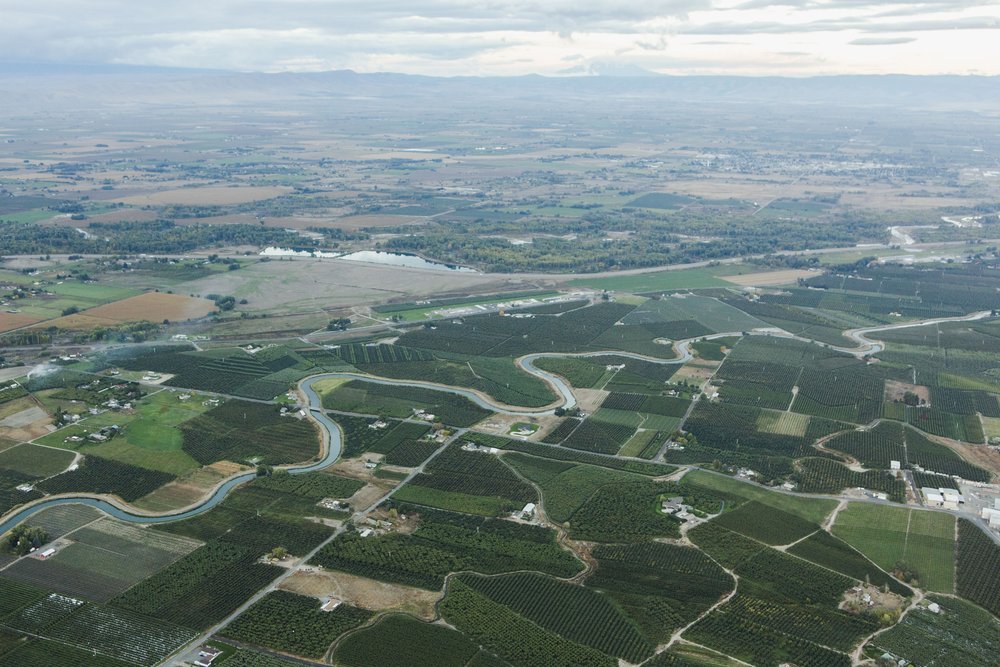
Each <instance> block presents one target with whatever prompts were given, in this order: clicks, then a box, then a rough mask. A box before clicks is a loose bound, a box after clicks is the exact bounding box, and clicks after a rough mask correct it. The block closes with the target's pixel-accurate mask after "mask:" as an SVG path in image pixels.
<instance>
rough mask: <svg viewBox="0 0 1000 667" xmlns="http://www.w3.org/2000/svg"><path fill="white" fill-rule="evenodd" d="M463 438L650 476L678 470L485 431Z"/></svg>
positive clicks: (543, 456) (512, 449) (487, 445)
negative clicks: (515, 438)
mask: <svg viewBox="0 0 1000 667" xmlns="http://www.w3.org/2000/svg"><path fill="white" fill-rule="evenodd" d="M463 438H464V439H465V440H468V441H469V442H474V443H476V444H479V445H484V446H486V447H496V448H497V449H506V450H508V451H515V452H523V453H525V454H531V455H532V456H538V457H541V458H546V459H555V460H557V461H576V462H579V463H586V464H588V465H594V466H600V467H602V468H612V469H614V470H624V471H626V472H634V473H638V474H640V475H648V476H650V477H659V476H660V475H667V474H669V473H670V472H671V471H673V470H676V468H675V467H674V466H670V465H664V464H662V463H648V462H645V461H627V460H624V459H617V458H613V457H610V456H601V455H599V454H594V453H592V452H581V451H575V450H571V449H564V448H562V447H552V446H549V445H542V444H539V443H537V442H528V441H525V440H514V439H513V438H504V437H501V436H496V435H487V434H485V433H472V432H470V433H466V434H465V435H464V436H463Z"/></svg>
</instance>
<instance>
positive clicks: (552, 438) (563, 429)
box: [542, 417, 583, 445]
mask: <svg viewBox="0 0 1000 667" xmlns="http://www.w3.org/2000/svg"><path fill="white" fill-rule="evenodd" d="M581 423H583V420H582V419H576V418H575V417H567V418H566V419H564V420H562V421H561V422H559V425H558V426H556V427H555V428H554V429H552V430H551V431H549V432H548V433H547V434H546V435H545V437H544V438H542V442H545V443H548V444H551V445H558V444H559V443H560V442H562V441H563V440H565V439H566V438H568V437H569V434H570V433H572V432H573V431H574V430H575V429H576V427H577V426H579V425H580V424H581Z"/></svg>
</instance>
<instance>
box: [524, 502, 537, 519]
mask: <svg viewBox="0 0 1000 667" xmlns="http://www.w3.org/2000/svg"><path fill="white" fill-rule="evenodd" d="M534 517H535V503H528V504H527V505H525V506H524V509H522V510H521V518H522V519H524V520H525V521H530V520H531V519H533V518H534Z"/></svg>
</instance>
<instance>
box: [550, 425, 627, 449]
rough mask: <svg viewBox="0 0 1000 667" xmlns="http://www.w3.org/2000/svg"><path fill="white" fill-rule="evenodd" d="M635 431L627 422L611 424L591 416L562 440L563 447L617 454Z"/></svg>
mask: <svg viewBox="0 0 1000 667" xmlns="http://www.w3.org/2000/svg"><path fill="white" fill-rule="evenodd" d="M634 433H635V428H634V427H633V426H629V425H628V424H612V423H610V422H605V421H598V420H597V419H596V418H594V417H591V418H589V419H585V420H583V423H582V424H580V426H579V427H577V428H576V430H574V431H573V432H572V433H571V434H570V435H569V437H568V438H566V439H565V440H563V441H562V446H563V447H569V448H571V449H579V450H582V451H586V452H596V453H599V454H617V453H618V450H619V449H621V448H622V445H624V444H625V443H626V442H628V441H629V439H630V438H631V437H632V435H633V434H634Z"/></svg>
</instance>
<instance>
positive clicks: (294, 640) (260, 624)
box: [220, 591, 371, 658]
mask: <svg viewBox="0 0 1000 667" xmlns="http://www.w3.org/2000/svg"><path fill="white" fill-rule="evenodd" d="M321 606H322V603H321V602H320V601H319V600H317V599H316V598H312V597H305V596H303V595H296V594H295V593H289V592H287V591H273V592H271V593H268V594H267V595H266V596H265V597H264V598H263V599H261V600H260V601H259V602H257V603H255V604H254V605H253V606H252V607H250V608H249V609H247V610H246V611H245V612H243V613H242V614H240V615H239V617H237V619H236V620H235V621H233V622H232V623H230V624H229V625H227V626H226V627H225V628H223V629H222V631H221V633H220V634H221V635H222V636H223V637H229V638H231V639H235V640H237V641H241V642H243V643H245V644H254V645H257V646H261V647H265V648H269V649H273V650H276V651H281V652H283V653H291V654H293V655H300V656H302V657H305V658H321V657H323V655H324V654H325V653H326V652H327V650H328V649H329V648H330V645H331V644H332V643H333V642H334V640H336V639H337V638H338V637H339V636H340V635H342V634H344V633H345V632H347V631H349V630H352V629H354V628H356V627H357V626H359V625H361V624H363V623H364V622H365V621H367V620H368V619H369V618H370V617H371V612H368V611H364V610H362V609H358V608H356V607H352V606H351V605H349V604H346V603H342V604H339V605H337V607H336V609H334V610H332V611H324V610H321V609H320V607H321Z"/></svg>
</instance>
